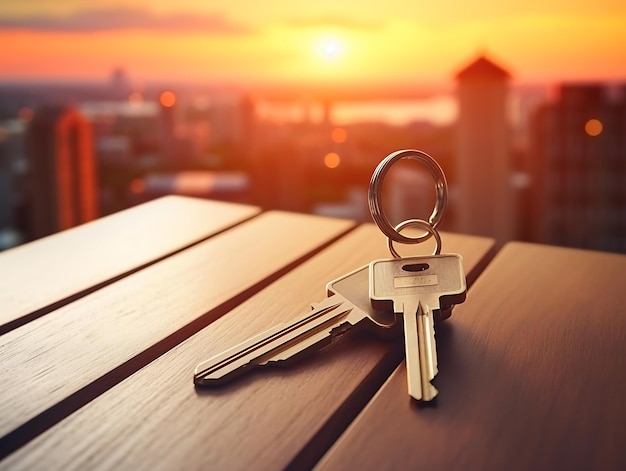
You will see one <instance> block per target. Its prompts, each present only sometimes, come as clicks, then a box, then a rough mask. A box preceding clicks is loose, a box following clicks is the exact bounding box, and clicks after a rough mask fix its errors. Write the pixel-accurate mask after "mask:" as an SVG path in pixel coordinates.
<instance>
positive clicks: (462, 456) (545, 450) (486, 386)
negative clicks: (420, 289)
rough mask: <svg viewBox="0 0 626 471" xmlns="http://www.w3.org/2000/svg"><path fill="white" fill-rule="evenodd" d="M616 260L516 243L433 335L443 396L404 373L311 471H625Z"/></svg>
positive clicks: (625, 354) (625, 329) (624, 349)
mask: <svg viewBox="0 0 626 471" xmlns="http://www.w3.org/2000/svg"><path fill="white" fill-rule="evenodd" d="M625 272H626V257H625V256H623V255H615V254H606V253H599V252H585V251H580V250H572V249H562V248H555V247H546V246H538V245H530V244H520V243H514V244H509V245H507V246H505V248H504V249H503V250H502V251H501V252H500V253H499V254H498V256H497V257H496V258H495V259H494V261H493V262H492V263H491V264H490V265H489V266H488V267H487V269H486V270H485V271H484V272H483V273H482V274H481V276H480V278H479V279H478V281H477V282H476V283H475V285H474V286H473V288H472V289H471V291H470V293H469V296H468V299H467V302H466V303H465V304H464V305H462V306H458V307H457V309H456V311H455V313H454V316H455V322H452V323H450V324H449V325H447V326H446V328H445V329H444V328H443V326H442V328H441V329H439V331H438V345H439V364H440V372H439V375H438V377H437V380H436V381H435V383H436V384H437V386H438V388H439V391H440V394H439V397H438V402H437V404H436V405H435V406H434V407H423V408H422V407H415V405H414V404H411V402H410V401H409V398H408V397H407V393H406V376H405V369H404V363H403V364H402V365H401V366H400V367H399V368H398V369H397V371H396V372H395V373H394V375H393V376H392V377H391V378H390V379H389V381H388V382H387V383H386V384H385V386H384V387H383V389H382V390H381V391H380V393H379V394H378V395H377V396H376V397H375V399H374V400H373V401H372V403H371V404H370V405H369V406H368V407H367V409H365V410H364V412H363V413H362V414H361V415H360V416H359V418H358V419H357V420H356V421H355V423H354V424H353V426H352V427H350V428H349V429H348V431H347V432H346V433H345V434H344V436H342V437H341V439H340V440H339V441H338V443H337V444H336V446H335V447H334V448H333V449H332V450H331V451H330V452H329V454H328V455H327V456H326V458H325V459H324V460H323V462H322V463H321V464H320V466H319V469H324V470H326V469H346V468H351V469H360V468H363V467H365V468H368V469H380V468H385V469H429V470H439V469H441V470H448V469H507V470H528V469H602V470H611V469H615V470H623V469H626V448H625V447H624V443H626V434H625V432H624V423H626V402H625V401H624V395H625V393H626V365H625V362H624V358H626V316H625V313H624V308H623V301H622V297H623V295H624V289H625V288H626V285H625V284H624V273H625Z"/></svg>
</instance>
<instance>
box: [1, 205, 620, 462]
mask: <svg viewBox="0 0 626 471" xmlns="http://www.w3.org/2000/svg"><path fill="white" fill-rule="evenodd" d="M442 238H443V247H444V251H445V252H456V253H460V254H461V255H462V256H463V259H464V266H465V271H466V273H467V278H468V284H469V290H468V298H467V301H466V302H465V303H464V304H462V305H460V306H457V307H456V308H455V310H454V313H453V315H452V317H451V318H450V320H449V321H446V322H445V323H443V324H441V325H439V326H438V327H437V345H438V353H439V366H440V368H439V369H440V372H439V375H438V376H437V378H436V380H435V385H436V386H437V388H438V389H439V391H440V395H439V397H438V398H437V400H436V403H435V404H432V405H428V406H425V407H424V406H419V405H417V404H415V403H413V402H412V401H411V400H410V399H409V396H408V394H407V391H406V374H405V367H404V360H403V347H402V340H401V339H397V340H385V339H380V338H377V337H375V336H373V335H365V334H361V335H348V336H346V337H345V338H343V339H342V340H341V341H339V342H337V344H336V345H335V346H333V347H332V348H331V349H328V350H325V351H322V352H318V353H316V354H313V355H311V356H310V357H308V358H307V359H305V360H303V361H301V362H297V363H294V364H292V365H290V366H287V367H268V368H259V369H257V370H256V371H254V372H252V373H251V374H249V375H247V376H244V377H241V378H240V379H237V380H235V381H234V382H232V383H230V384H228V385H225V386H223V387H220V388H217V389H196V388H195V387H194V385H193V381H192V380H193V370H194V368H195V366H196V364H197V363H198V362H200V361H202V360H205V359H206V358H208V357H210V356H212V355H215V354H217V353H219V352H220V351H222V350H224V349H226V348H228V347H231V346H232V345H235V344H236V343H239V342H241V341H243V340H245V339H246V338H248V337H250V336H252V335H254V334H256V333H258V332H260V331H262V330H265V329H267V328H269V327H272V326H273V325H275V324H277V323H279V322H286V321H289V320H290V319H293V318H294V317H295V316H297V315H299V314H301V313H302V312H305V311H306V310H307V309H309V306H310V304H311V303H314V302H318V301H321V300H322V299H323V298H324V296H325V295H326V293H325V285H326V282H328V281H330V280H331V279H333V278H336V277H338V276H340V275H342V274H344V273H347V272H349V271H351V270H354V269H356V268H358V267H360V266H363V265H365V264H367V263H368V262H369V261H371V260H373V259H376V258H383V257H388V251H387V248H386V240H385V238H384V237H383V235H382V234H381V233H380V231H379V230H378V229H377V228H376V227H375V226H374V225H373V224H362V225H358V224H356V223H354V222H353V221H348V220H342V219H331V218H324V217H319V216H312V215H303V214H295V213H285V212H277V211H270V212H261V211H260V210H259V209H258V208H254V207H249V206H244V205H235V204H228V203H218V202H213V201H206V200H198V199H192V198H182V197H166V198H162V199H159V200H156V201H153V202H150V203H147V204H144V205H141V206H138V207H135V208H132V209H130V210H127V211H123V212H121V213H118V214H115V215H113V216H109V217H106V218H103V219H100V220H98V221H95V222H93V223H90V224H87V225H85V226H81V227H78V228H75V229H72V230H69V231H65V232H63V233H59V234H56V235H54V236H51V237H48V238H44V239H42V240H39V241H37V242H34V243H31V244H26V245H24V246H22V247H19V248H16V249H13V250H10V251H7V252H4V253H1V254H0V277H1V279H2V283H1V284H0V306H2V310H1V312H0V329H1V330H0V366H1V368H0V380H2V383H3V388H2V390H1V391H0V469H11V470H12V469H81V470H82V469H94V468H97V469H285V468H290V469H310V468H314V467H317V468H319V469H626V447H625V446H624V445H625V444H626V433H625V432H624V428H625V425H624V424H625V423H626V405H625V401H624V399H623V397H624V393H625V392H626V388H625V385H626V377H625V376H626V373H625V371H626V370H625V363H626V360H625V358H626V355H625V353H626V312H624V309H623V308H622V302H621V301H620V295H621V294H622V293H623V292H624V291H625V288H626V282H625V281H624V280H625V278H624V275H623V273H625V272H626V257H625V256H622V255H615V254H606V253H599V252H587V251H579V250H572V249H563V248H556V247H548V246H540V245H532V244H521V243H511V244H508V245H506V246H505V247H504V248H503V249H501V250H500V251H499V252H498V253H497V254H496V255H495V258H494V254H495V250H494V248H493V247H494V244H493V241H492V240H490V239H486V238H481V237H475V236H467V235H458V234H451V233H444V234H442ZM423 246H424V247H420V249H422V250H430V246H428V244H423ZM366 289H367V288H366V287H364V290H366Z"/></svg>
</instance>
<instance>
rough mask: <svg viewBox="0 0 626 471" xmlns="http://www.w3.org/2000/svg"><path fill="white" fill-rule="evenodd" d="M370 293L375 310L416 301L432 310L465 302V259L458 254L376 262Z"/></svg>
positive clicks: (396, 306) (371, 265)
mask: <svg viewBox="0 0 626 471" xmlns="http://www.w3.org/2000/svg"><path fill="white" fill-rule="evenodd" d="M369 281H370V286H369V293H370V299H371V303H372V306H373V307H374V309H379V310H384V309H389V308H391V307H392V306H393V309H394V311H395V312H402V304H403V303H404V302H405V301H407V300H409V299H413V300H415V299H416V298H417V299H419V302H422V303H426V304H427V305H428V306H429V307H430V309H431V310H433V311H434V310H438V309H440V307H442V306H444V307H446V306H450V305H452V304H460V303H462V302H463V301H465V296H466V293H467V286H466V281H465V273H464V271H463V259H462V258H461V256H460V255H458V254H442V255H432V256H428V257H409V258H397V259H381V260H374V261H373V262H371V263H370V280H369Z"/></svg>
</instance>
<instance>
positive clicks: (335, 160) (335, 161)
mask: <svg viewBox="0 0 626 471" xmlns="http://www.w3.org/2000/svg"><path fill="white" fill-rule="evenodd" d="M340 163H341V159H340V158H339V155H337V153H335V152H329V153H328V154H326V155H325V156H324V165H326V167H328V168H337V167H339V164H340Z"/></svg>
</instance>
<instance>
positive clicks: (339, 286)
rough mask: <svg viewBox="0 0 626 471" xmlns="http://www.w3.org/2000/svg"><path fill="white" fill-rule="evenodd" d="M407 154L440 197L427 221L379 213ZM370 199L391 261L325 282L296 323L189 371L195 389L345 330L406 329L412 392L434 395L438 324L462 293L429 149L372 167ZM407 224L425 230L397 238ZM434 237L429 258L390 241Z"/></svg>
mask: <svg viewBox="0 0 626 471" xmlns="http://www.w3.org/2000/svg"><path fill="white" fill-rule="evenodd" d="M406 158H410V159H415V160H418V161H420V162H422V163H424V164H425V165H426V166H427V168H428V169H429V170H430V172H431V174H432V175H433V177H434V179H435V189H436V192H437V201H436V204H435V208H434V210H433V213H432V214H431V216H430V218H429V220H428V221H425V220H421V219H408V220H406V221H404V222H402V223H400V224H398V225H397V226H395V227H394V226H392V225H391V223H390V222H389V220H388V219H387V217H386V216H385V214H384V212H383V210H382V201H381V200H382V198H381V193H382V192H381V188H382V181H383V179H384V176H385V174H386V172H387V171H388V170H389V167H390V166H391V165H392V164H393V163H395V162H397V161H398V160H400V159H406ZM368 199H369V204H370V211H371V213H372V217H373V218H374V221H375V222H376V224H377V225H378V227H379V228H380V229H381V231H382V232H383V233H384V234H385V235H386V236H387V238H388V245H389V249H390V251H391V253H392V255H393V256H394V258H392V259H381V260H374V261H372V262H371V263H370V264H369V265H366V266H364V267H361V268H359V269H357V270H354V271H352V272H350V273H348V274H346V275H344V276H342V277H340V278H337V279H335V280H333V281H331V282H329V283H328V284H327V286H326V289H327V294H328V296H327V297H326V298H325V299H324V300H323V301H321V302H320V303H318V304H315V305H313V306H312V310H310V311H307V312H305V313H304V314H302V315H301V316H299V317H298V318H297V319H295V320H294V321H293V322H291V323H287V324H279V325H277V326H275V327H274V328H272V329H269V330H268V331H266V332H263V333H261V334H259V335H256V336H254V337H252V338H250V339H248V340H246V341H245V342H242V343H240V344H239V345H236V346H234V347H232V348H230V349H228V350H226V351H225V352H223V353H220V354H219V355H216V356H214V357H212V358H210V359H208V360H206V361H203V362H202V363H200V364H199V365H198V366H197V367H196V369H195V372H194V383H195V384H196V385H197V386H216V385H221V384H224V383H226V382H228V381H230V380H232V379H234V378H236V377H238V376H240V375H241V374H243V373H245V372H246V371H249V370H251V369H253V368H256V367H258V366H264V365H268V364H273V363H276V362H282V363H283V364H286V363H289V362H291V361H295V360H296V359H298V358H301V357H303V356H305V355H306V354H307V353H310V352H313V351H316V350H320V349H322V348H324V347H327V346H328V345H330V344H332V343H334V342H335V341H337V340H338V339H340V338H341V337H342V336H343V335H344V334H346V333H347V332H349V331H354V330H361V329H368V330H370V331H373V332H374V333H376V334H377V335H379V336H381V337H382V338H385V339H389V340H390V341H396V339H398V338H399V337H401V336H402V333H404V345H405V355H406V366H407V379H408V391H409V395H410V396H411V397H413V398H414V399H415V400H417V401H430V400H432V399H433V398H434V397H435V396H436V395H437V393H438V391H437V389H436V388H435V387H434V386H433V385H432V380H433V379H434V377H435V376H436V375H437V372H438V369H437V348H436V343H435V325H436V324H437V323H438V322H441V321H443V320H445V319H447V318H448V317H450V315H451V312H452V308H453V307H454V305H456V304H459V303H462V302H463V301H464V300H465V296H466V282H465V274H464V271H463V264H462V259H461V257H460V256H459V255H457V254H440V252H441V238H440V237H439V234H438V232H437V229H436V226H437V225H438V224H439V223H440V222H441V218H442V216H443V212H444V210H445V206H446V203H447V183H446V180H445V176H444V174H443V171H442V170H441V167H440V166H439V165H438V164H437V162H436V161H435V160H434V159H433V158H432V157H430V156H429V155H428V154H425V153H424V152H421V151H416V150H402V151H398V152H395V153H392V154H390V155H389V156H387V157H386V158H385V159H384V160H383V161H382V162H381V163H380V164H379V165H378V167H377V168H376V170H375V172H374V174H373V176H372V180H371V182H370V188H369V195H368ZM408 226H416V227H418V228H420V229H421V230H424V231H425V232H424V234H422V235H420V236H418V237H407V236H404V235H402V234H401V231H402V230H403V229H404V228H406V227H408ZM431 236H433V237H434V238H435V242H436V248H435V251H434V253H433V255H432V256H426V257H408V258H402V257H400V256H399V254H398V253H397V252H396V250H395V248H394V246H393V242H394V241H395V242H399V243H409V244H415V243H419V242H422V241H424V240H427V239H428V238H430V237H431ZM400 317H401V318H402V321H400V319H399V318H400Z"/></svg>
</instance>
